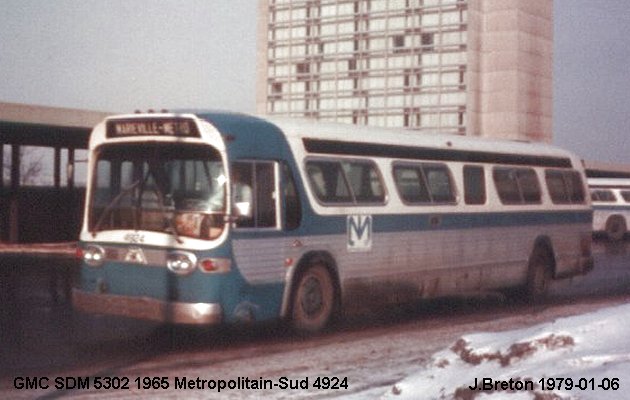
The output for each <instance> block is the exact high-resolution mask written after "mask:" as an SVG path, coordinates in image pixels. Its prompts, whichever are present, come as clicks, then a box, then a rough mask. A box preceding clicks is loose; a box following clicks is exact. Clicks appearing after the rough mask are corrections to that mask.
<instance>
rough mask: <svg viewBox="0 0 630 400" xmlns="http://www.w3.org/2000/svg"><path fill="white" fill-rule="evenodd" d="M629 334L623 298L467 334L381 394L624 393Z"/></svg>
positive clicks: (629, 367) (628, 382) (628, 309)
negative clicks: (576, 312)
mask: <svg viewBox="0 0 630 400" xmlns="http://www.w3.org/2000/svg"><path fill="white" fill-rule="evenodd" d="M629 332H630V304H626V305H622V306H617V307H611V308H605V309H603V310H600V311H596V312H593V313H589V314H583V315H580V316H575V317H569V318H563V319H558V320H556V321H554V322H550V323H545V324H542V325H536V326H533V327H530V328H526V329H520V330H514V331H507V332H498V333H476V334H470V335H466V336H463V337H461V338H460V339H458V340H457V341H455V342H454V343H453V344H452V345H451V346H450V348H448V349H445V350H443V351H440V352H438V353H437V354H434V356H433V358H432V360H431V361H430V362H429V364H428V365H427V366H426V367H425V368H424V369H422V370H421V371H419V372H417V373H416V374H413V375H411V376H409V377H407V378H405V379H403V380H402V381H400V382H398V383H396V384H395V385H393V386H391V387H390V388H389V390H388V391H387V393H385V394H384V395H383V396H382V398H383V399H396V400H403V399H465V400H469V399H475V400H496V399H504V398H507V399H510V400H520V399H523V400H525V399H536V400H539V399H544V400H547V399H550V400H551V399H553V400H556V399H619V398H628V396H630V334H628V333H629ZM562 378H564V380H563V381H562V382H561V379H562ZM484 379H486V381H485V382H488V379H489V380H492V385H491V386H492V388H491V389H490V388H489V386H486V390H479V389H478V388H477V389H476V388H474V386H475V382H477V386H478V387H479V386H481V383H482V382H484ZM510 380H512V382H510ZM541 380H544V385H545V387H544V389H545V390H543V387H542V386H541ZM496 381H501V382H499V383H498V384H496V383H495V382H496ZM527 381H531V382H533V387H534V388H533V389H526V388H525V385H527V383H526V382H527ZM502 382H505V383H502ZM552 384H553V385H554V386H553V387H552V386H551V385H552ZM497 385H498V386H497ZM560 385H561V386H560ZM471 386H473V390H471V389H470V387H471ZM502 386H503V387H502ZM510 386H511V387H512V390H510ZM521 386H522V387H521ZM520 389H522V390H520ZM615 389H616V390H615Z"/></svg>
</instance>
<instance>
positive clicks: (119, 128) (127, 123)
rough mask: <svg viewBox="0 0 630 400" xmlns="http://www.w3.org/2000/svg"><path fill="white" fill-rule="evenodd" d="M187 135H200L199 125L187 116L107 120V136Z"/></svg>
mask: <svg viewBox="0 0 630 400" xmlns="http://www.w3.org/2000/svg"><path fill="white" fill-rule="evenodd" d="M128 136H185V137H199V131H198V130H197V125H195V122H194V121H193V120H191V119H185V118H151V119H116V120H111V121H107V137H109V138H114V137H128Z"/></svg>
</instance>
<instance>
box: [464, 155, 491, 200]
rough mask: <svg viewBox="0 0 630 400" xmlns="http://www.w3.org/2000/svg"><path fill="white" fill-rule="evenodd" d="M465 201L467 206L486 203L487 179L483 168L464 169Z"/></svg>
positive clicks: (468, 167)
mask: <svg viewBox="0 0 630 400" xmlns="http://www.w3.org/2000/svg"><path fill="white" fill-rule="evenodd" d="M464 201H465V202H466V204H485V203H486V178H485V176H484V174H483V167H478V166H471V165H467V166H465V167H464Z"/></svg>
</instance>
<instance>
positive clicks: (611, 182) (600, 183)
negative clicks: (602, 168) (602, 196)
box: [588, 178, 630, 189]
mask: <svg viewBox="0 0 630 400" xmlns="http://www.w3.org/2000/svg"><path fill="white" fill-rule="evenodd" d="M588 186H589V187H591V188H619V189H621V188H623V189H628V188H630V179H628V178H588Z"/></svg>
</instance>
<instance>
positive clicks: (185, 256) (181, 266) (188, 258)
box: [166, 251, 197, 275]
mask: <svg viewBox="0 0 630 400" xmlns="http://www.w3.org/2000/svg"><path fill="white" fill-rule="evenodd" d="M196 266H197V257H196V256H195V255H194V254H192V253H188V252H185V251H173V252H171V253H168V256H166V267H167V268H168V269H169V270H171V271H172V272H174V273H176V274H179V275H188V274H190V273H191V272H193V271H194V270H195V267H196Z"/></svg>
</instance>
